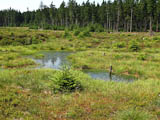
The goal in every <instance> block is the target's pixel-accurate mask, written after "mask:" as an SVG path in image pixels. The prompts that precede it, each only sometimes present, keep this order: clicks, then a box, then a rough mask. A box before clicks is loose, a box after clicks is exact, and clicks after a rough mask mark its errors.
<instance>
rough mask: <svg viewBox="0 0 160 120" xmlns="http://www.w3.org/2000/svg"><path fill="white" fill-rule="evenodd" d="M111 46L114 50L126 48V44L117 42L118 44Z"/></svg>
mask: <svg viewBox="0 0 160 120" xmlns="http://www.w3.org/2000/svg"><path fill="white" fill-rule="evenodd" d="M113 46H114V47H116V48H124V47H125V46H126V43H125V42H118V43H115V44H113Z"/></svg>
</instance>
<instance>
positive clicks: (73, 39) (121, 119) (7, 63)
mask: <svg viewBox="0 0 160 120" xmlns="http://www.w3.org/2000/svg"><path fill="white" fill-rule="evenodd" d="M82 32H83V31H82ZM39 40H40V41H39ZM44 50H47V51H50V50H54V51H72V52H74V54H70V55H69V56H68V59H69V61H70V63H71V64H72V66H73V68H74V69H73V70H72V72H73V73H72V74H73V75H74V76H75V77H76V79H77V80H78V81H79V82H80V83H81V84H82V86H83V90H81V91H78V90H77V91H76V92H72V93H55V91H54V89H53V86H54V85H53V81H52V79H51V78H52V77H53V76H55V77H57V76H56V75H59V72H60V71H56V70H53V69H48V68H47V67H46V68H40V69H35V68H37V67H39V65H37V62H36V61H34V60H32V59H31V58H28V56H32V57H34V58H35V59H39V61H40V62H39V63H42V65H43V66H52V67H53V68H59V67H58V65H60V63H61V62H60V61H63V60H62V59H61V57H60V56H59V59H58V57H56V59H53V60H51V61H50V60H49V59H52V56H50V55H49V57H51V58H49V57H47V58H46V57H45V54H43V53H39V52H40V51H44ZM159 52H160V35H159V33H155V36H153V37H150V36H149V35H148V33H111V34H108V33H105V32H104V33H90V36H82V35H81V36H75V35H74V31H71V32H69V35H68V34H65V33H64V32H63V31H62V32H57V31H56V32H55V31H43V30H29V29H28V28H0V67H1V68H3V70H1V71H0V119H2V120H4V119H11V120H13V119H29V120H35V119H39V120H53V119H57V120H73V119H76V120H86V119H91V120H158V119H160V96H159V93H160V73H159V71H160V70H159V69H160V66H159V65H160V55H159ZM46 55H47V54H46ZM56 56H58V55H56ZM43 60H44V61H43ZM45 61H49V63H48V64H47V65H46V62H45ZM53 63H54V64H53ZM111 64H112V66H113V73H114V74H115V75H116V76H119V75H125V76H133V77H136V78H138V79H139V80H136V81H135V82H132V83H130V82H114V81H102V80H101V81H100V80H93V79H92V78H91V77H89V76H88V75H87V74H84V73H83V72H81V71H80V70H82V71H84V70H89V71H90V70H95V69H96V70H102V71H103V70H106V71H107V70H108V68H109V66H110V65H111ZM77 70H78V71H77ZM88 74H91V73H90V72H89V73H88ZM96 74H97V73H96ZM101 74H103V72H101ZM104 74H105V73H104ZM91 76H94V77H96V76H95V74H91Z"/></svg>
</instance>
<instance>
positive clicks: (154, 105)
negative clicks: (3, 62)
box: [0, 69, 160, 120]
mask: <svg viewBox="0 0 160 120" xmlns="http://www.w3.org/2000/svg"><path fill="white" fill-rule="evenodd" d="M56 72H57V71H53V70H45V69H41V70H11V71H8V70H5V71H3V73H2V72H1V73H0V83H1V84H0V86H1V87H0V89H1V92H0V98H1V99H0V107H1V111H0V118H1V119H6V118H9V119H15V118H16V119H20V118H24V119H93V120H98V119H116V120H120V119H122V120H124V119H127V120H128V119H133V118H134V117H135V118H134V119H138V120H141V119H144V120H151V119H158V117H159V114H160V109H159V102H160V98H159V91H160V89H159V84H160V82H159V80H147V81H140V80H139V81H137V82H134V83H115V82H103V81H96V80H91V79H90V78H88V77H87V76H86V75H84V74H83V73H80V72H76V73H75V75H76V76H79V77H78V78H79V81H80V82H81V83H82V85H83V86H84V90H83V91H81V92H78V91H77V92H74V93H70V94H54V91H52V88H51V87H50V84H51V81H50V76H51V75H54V74H55V73H56ZM99 86H101V87H99ZM135 88H136V89H135Z"/></svg>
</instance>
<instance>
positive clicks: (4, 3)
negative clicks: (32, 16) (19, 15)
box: [0, 0, 103, 12]
mask: <svg viewBox="0 0 160 120" xmlns="http://www.w3.org/2000/svg"><path fill="white" fill-rule="evenodd" d="M41 1H42V2H43V3H44V4H45V5H47V6H49V5H50V3H51V2H52V1H53V4H54V5H56V7H59V5H60V4H61V3H62V1H63V0H0V10H3V9H8V8H10V7H11V8H14V9H16V10H20V11H22V12H23V11H26V10H27V7H28V8H29V10H36V9H38V8H39V5H40V2H41ZM64 1H65V2H66V3H67V2H68V0H64ZM76 1H77V2H78V3H82V2H83V1H87V0H76ZM93 1H95V2H96V3H97V2H98V3H102V1H103V0H90V2H93Z"/></svg>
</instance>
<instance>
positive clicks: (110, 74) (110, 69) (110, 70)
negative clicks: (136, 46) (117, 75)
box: [109, 65, 112, 79]
mask: <svg viewBox="0 0 160 120" xmlns="http://www.w3.org/2000/svg"><path fill="white" fill-rule="evenodd" d="M109 77H110V78H111V79H112V65H111V66H110V68H109Z"/></svg>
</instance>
